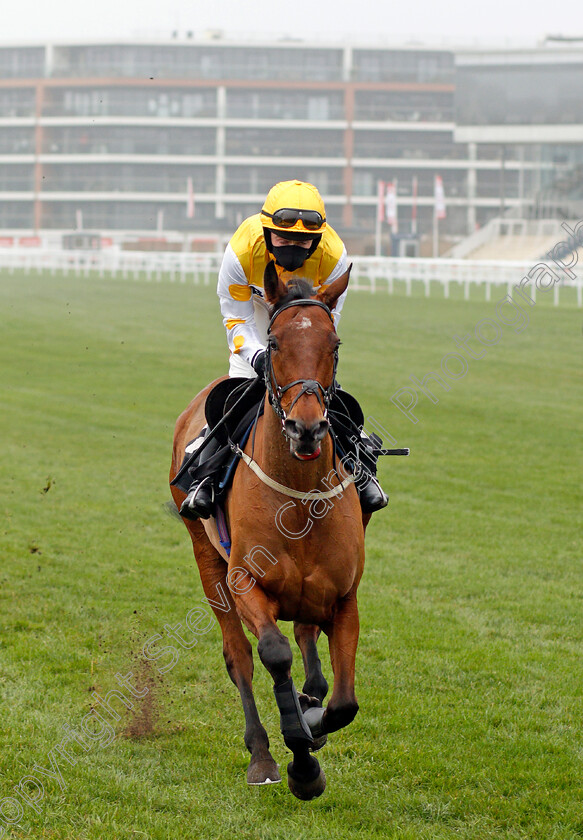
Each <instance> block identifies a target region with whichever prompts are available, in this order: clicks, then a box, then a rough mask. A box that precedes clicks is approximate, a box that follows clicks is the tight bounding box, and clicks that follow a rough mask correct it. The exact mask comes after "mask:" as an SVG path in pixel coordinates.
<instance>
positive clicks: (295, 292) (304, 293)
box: [271, 277, 314, 315]
mask: <svg viewBox="0 0 583 840" xmlns="http://www.w3.org/2000/svg"><path fill="white" fill-rule="evenodd" d="M313 297H314V289H313V287H312V284H311V283H310V282H309V280H306V279H305V278H304V277H293V278H292V279H291V280H290V281H289V283H288V285H287V294H285V295H284V296H283V297H282V298H280V299H279V300H278V301H277V303H275V304H274V305H273V308H272V310H271V314H272V315H275V313H276V312H277V311H278V309H281V307H282V306H285V304H286V303H291V302H292V301H294V300H310V299H311V298H313Z"/></svg>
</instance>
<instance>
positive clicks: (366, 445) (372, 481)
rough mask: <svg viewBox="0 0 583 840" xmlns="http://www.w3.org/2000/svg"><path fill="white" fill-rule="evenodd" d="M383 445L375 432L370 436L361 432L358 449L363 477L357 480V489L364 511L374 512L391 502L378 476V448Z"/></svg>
mask: <svg viewBox="0 0 583 840" xmlns="http://www.w3.org/2000/svg"><path fill="white" fill-rule="evenodd" d="M381 445H382V441H381V439H380V438H379V437H378V435H375V434H374V433H373V434H372V435H371V436H370V437H369V436H368V435H367V434H365V432H364V431H361V433H360V440H359V445H358V451H359V455H360V459H361V468H362V477H361V478H359V479H358V480H357V482H356V489H357V490H358V495H359V498H360V506H361V508H362V512H363V513H374V512H375V510H381V508H384V507H386V506H387V505H388V504H389V497H388V496H387V494H386V493H385V491H384V490H383V488H382V487H381V485H380V482H379V480H378V478H377V475H376V472H377V469H376V467H377V458H378V455H377V449H378V447H379V446H381Z"/></svg>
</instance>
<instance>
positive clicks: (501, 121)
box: [455, 64, 583, 125]
mask: <svg viewBox="0 0 583 840" xmlns="http://www.w3.org/2000/svg"><path fill="white" fill-rule="evenodd" d="M582 69H583V65H582V64H569V65H567V64H565V65H558V64H539V65H537V64H532V65H530V66H527V65H521V66H516V65H508V66H498V65H496V66H495V65H492V66H480V67H471V66H469V67H466V66H458V68H457V71H456V94H455V109H456V120H457V122H459V123H460V125H548V124H555V125H556V124H571V125H573V124H578V123H583V72H582Z"/></svg>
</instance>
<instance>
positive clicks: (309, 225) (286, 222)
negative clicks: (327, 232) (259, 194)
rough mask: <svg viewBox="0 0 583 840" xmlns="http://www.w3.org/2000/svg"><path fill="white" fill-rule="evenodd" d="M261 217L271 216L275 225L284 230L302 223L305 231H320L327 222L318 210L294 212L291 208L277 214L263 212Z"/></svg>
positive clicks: (276, 212)
mask: <svg viewBox="0 0 583 840" xmlns="http://www.w3.org/2000/svg"><path fill="white" fill-rule="evenodd" d="M261 215H262V216H269V218H270V219H273V224H274V225H277V227H279V228H283V229H286V228H292V227H293V226H294V225H296V224H297V223H298V222H301V223H302V225H303V226H304V228H305V230H319V229H320V228H321V227H322V225H323V224H324V223H325V221H326V219H323V218H322V216H321V215H320V214H319V213H318V211H317V210H293V209H291V208H290V207H284V208H282V209H281V210H276V211H275V213H268V212H267V210H262V211H261Z"/></svg>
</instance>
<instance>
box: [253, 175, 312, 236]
mask: <svg viewBox="0 0 583 840" xmlns="http://www.w3.org/2000/svg"><path fill="white" fill-rule="evenodd" d="M261 216H262V217H263V219H262V222H263V227H264V228H267V229H269V230H275V231H277V232H278V233H283V234H284V235H285V234H288V235H289V234H290V233H292V232H294V233H295V232H297V233H299V234H302V236H301V237H298V238H302V239H304V238H308V237H307V235H309V234H311V235H312V236H317V235H318V234H322V233H323V232H324V230H325V229H326V208H325V207H324V202H323V201H322V196H321V195H320V193H319V192H318V190H317V189H316V187H314V186H313V185H312V184H307V183H305V182H304V181H281V182H280V183H279V184H276V185H275V186H274V187H272V188H271V189H270V190H269V193H268V194H267V198H266V199H265V203H264V204H263V209H262V210H261ZM288 238H289V237H288Z"/></svg>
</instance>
